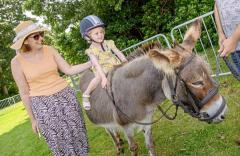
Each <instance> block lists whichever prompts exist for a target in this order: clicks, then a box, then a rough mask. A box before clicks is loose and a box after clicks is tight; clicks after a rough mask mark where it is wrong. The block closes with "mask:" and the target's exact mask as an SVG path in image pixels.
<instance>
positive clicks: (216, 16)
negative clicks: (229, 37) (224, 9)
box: [214, 2, 225, 37]
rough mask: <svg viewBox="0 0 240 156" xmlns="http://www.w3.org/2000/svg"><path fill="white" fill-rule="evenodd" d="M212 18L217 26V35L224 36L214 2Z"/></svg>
mask: <svg viewBox="0 0 240 156" xmlns="http://www.w3.org/2000/svg"><path fill="white" fill-rule="evenodd" d="M214 17H215V21H216V25H217V33H218V35H219V36H220V35H224V32H223V28H222V24H221V20H220V17H219V12H218V8H217V4H216V2H215V5H214ZM224 37H225V35H224Z"/></svg>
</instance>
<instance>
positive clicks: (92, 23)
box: [80, 15, 105, 40]
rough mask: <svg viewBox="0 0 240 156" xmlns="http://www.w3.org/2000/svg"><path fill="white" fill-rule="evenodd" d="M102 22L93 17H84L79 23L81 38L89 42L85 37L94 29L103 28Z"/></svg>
mask: <svg viewBox="0 0 240 156" xmlns="http://www.w3.org/2000/svg"><path fill="white" fill-rule="evenodd" d="M104 25H105V24H104V23H103V21H102V20H101V19H100V18H99V17H97V16H95V15H89V16H86V17H84V18H83V19H82V20H81V22H80V33H81V35H82V37H83V38H84V39H86V40H89V37H88V36H87V33H88V32H89V31H90V30H91V29H93V28H96V27H104Z"/></svg>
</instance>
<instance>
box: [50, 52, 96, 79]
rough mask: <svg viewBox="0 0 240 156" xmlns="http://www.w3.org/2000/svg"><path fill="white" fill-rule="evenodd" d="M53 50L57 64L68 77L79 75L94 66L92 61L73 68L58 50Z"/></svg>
mask: <svg viewBox="0 0 240 156" xmlns="http://www.w3.org/2000/svg"><path fill="white" fill-rule="evenodd" d="M51 48H52V47H51ZM52 50H53V54H54V58H55V60H56V62H57V65H58V68H59V69H60V70H61V71H62V72H63V73H65V74H66V75H74V74H79V73H81V72H83V71H84V70H86V69H88V68H90V67H91V66H92V64H91V62H90V61H89V62H86V63H83V64H78V65H73V66H71V65H69V64H68V63H67V62H66V61H65V60H64V59H63V57H62V56H61V55H60V54H59V53H58V51H57V50H56V49H54V48H52Z"/></svg>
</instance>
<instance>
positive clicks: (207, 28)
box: [171, 11, 231, 77]
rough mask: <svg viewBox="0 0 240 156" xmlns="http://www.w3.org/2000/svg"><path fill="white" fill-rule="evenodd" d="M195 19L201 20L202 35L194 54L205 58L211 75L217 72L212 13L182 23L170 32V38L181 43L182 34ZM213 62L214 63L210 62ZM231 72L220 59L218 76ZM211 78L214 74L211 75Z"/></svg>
mask: <svg viewBox="0 0 240 156" xmlns="http://www.w3.org/2000/svg"><path fill="white" fill-rule="evenodd" d="M196 19H201V20H202V33H201V36H200V39H199V40H198V42H197V44H196V46H195V48H194V52H195V53H196V54H199V55H201V56H203V57H204V58H205V60H206V61H207V62H208V63H209V64H210V67H211V69H212V71H213V73H216V72H217V62H216V61H217V55H218V52H217V49H218V35H217V28H216V23H215V20H214V16H213V11H211V12H208V13H206V14H204V15H202V16H199V17H196V18H194V19H192V20H189V21H187V22H184V23H182V24H179V25H177V26H175V27H174V28H173V29H172V30H171V38H172V40H173V41H175V40H176V41H182V40H183V34H184V33H185V32H186V30H187V29H188V27H189V25H190V24H191V23H192V22H193V21H195V20H196ZM212 60H215V61H212ZM230 74H231V72H230V71H229V69H228V68H227V66H226V64H225V62H224V61H223V60H222V59H221V60H220V73H219V76H223V75H230ZM212 76H213V77H215V76H216V74H212Z"/></svg>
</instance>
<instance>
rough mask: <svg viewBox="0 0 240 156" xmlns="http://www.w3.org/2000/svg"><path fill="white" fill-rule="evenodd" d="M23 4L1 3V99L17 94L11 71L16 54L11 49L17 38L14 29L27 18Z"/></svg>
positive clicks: (14, 0) (15, 1)
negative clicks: (11, 62) (13, 41)
mask: <svg viewBox="0 0 240 156" xmlns="http://www.w3.org/2000/svg"><path fill="white" fill-rule="evenodd" d="M22 2H23V1H22V0H8V1H3V0H1V1H0V14H1V17H0V34H1V35H0V43H1V44H0V99H2V98H4V97H7V96H9V95H13V94H16V93H17V89H16V85H15V83H14V81H13V78H12V74H11V69H10V61H11V59H12V58H13V57H14V55H15V52H14V51H13V50H11V49H10V45H11V44H12V40H13V38H14V36H15V34H14V32H13V29H14V27H16V25H17V24H18V22H19V21H20V20H23V19H24V18H25V16H24V15H23V12H22V8H21V5H22Z"/></svg>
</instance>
